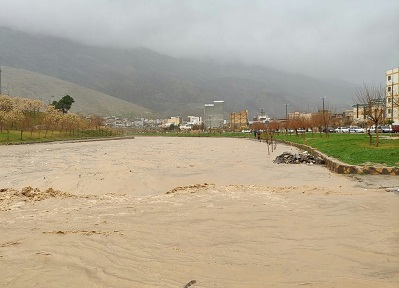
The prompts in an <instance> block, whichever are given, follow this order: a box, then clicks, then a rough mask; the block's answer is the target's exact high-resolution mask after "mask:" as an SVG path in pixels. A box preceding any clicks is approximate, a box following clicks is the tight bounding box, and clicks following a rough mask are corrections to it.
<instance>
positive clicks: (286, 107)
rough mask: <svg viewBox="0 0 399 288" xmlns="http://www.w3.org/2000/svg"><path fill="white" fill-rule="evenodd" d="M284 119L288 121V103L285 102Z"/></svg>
mask: <svg viewBox="0 0 399 288" xmlns="http://www.w3.org/2000/svg"><path fill="white" fill-rule="evenodd" d="M285 121H288V104H285Z"/></svg>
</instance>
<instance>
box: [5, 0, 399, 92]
mask: <svg viewBox="0 0 399 288" xmlns="http://www.w3.org/2000/svg"><path fill="white" fill-rule="evenodd" d="M398 11H399V1H396V0H384V1H380V0H362V1H351V0H334V1H319V0H305V1H296V0H287V1H275V0H245V1H244V0H216V1H203V0H184V1H181V0H135V1H130V0H115V1H110V0H84V1H81V0H68V1H54V0H35V1H31V0H2V1H1V4H0V26H4V27H9V28H14V29H17V30H20V31H25V32H28V33H34V34H40V35H44V36H55V37H61V38H65V39H70V40H73V41H75V42H78V43H82V44H85V45H90V46H96V47H114V48H122V49H132V48H137V47H146V48H148V49H151V50H153V51H156V52H157V53H160V54H164V55H169V56H172V57H174V58H178V59H181V58H190V59H197V60H212V61H216V62H221V61H223V62H224V63H231V62H233V63H240V64H245V65H258V66H264V67H271V68H273V69H276V70H280V71H285V72H288V73H294V74H303V75H309V76H312V77H317V78H324V79H329V78H335V79H344V80H348V81H351V82H355V83H357V84H360V85H361V84H362V83H363V82H366V83H371V84H375V83H380V82H382V81H383V80H384V75H383V74H384V72H385V71H386V70H388V69H391V68H393V67H396V66H398V62H397V61H398V60H397V59H398V58H399V52H398V49H394V47H399V37H398V33H397V27H399V17H398V15H397V14H398ZM2 41H6V39H2Z"/></svg>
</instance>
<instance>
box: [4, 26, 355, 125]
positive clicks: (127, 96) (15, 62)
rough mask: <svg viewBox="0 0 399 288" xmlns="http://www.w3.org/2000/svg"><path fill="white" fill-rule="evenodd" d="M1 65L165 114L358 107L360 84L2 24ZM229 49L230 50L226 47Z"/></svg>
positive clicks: (274, 113) (277, 113)
mask: <svg viewBox="0 0 399 288" xmlns="http://www.w3.org/2000/svg"><path fill="white" fill-rule="evenodd" d="M0 38H1V39H7V41H1V42H0V63H1V64H3V65H8V66H11V67H16V68H20V69H26V70H29V71H35V72H38V73H41V74H44V75H49V76H52V77H55V78H58V79H62V80H64V81H68V82H71V83H75V84H78V85H81V86H84V87H87V88H90V89H92V90H96V91H100V92H102V93H105V94H108V95H111V96H113V97H116V98H119V99H122V100H125V101H128V102H130V103H134V104H137V105H140V106H143V107H146V108H147V109H151V110H153V111H154V112H157V113H160V114H163V115H164V116H172V115H183V116H184V115H187V114H196V115H202V113H203V104H205V103H209V102H212V101H213V100H224V101H225V107H226V110H227V111H234V110H239V109H247V110H249V111H250V114H252V115H253V114H256V113H257V112H258V111H259V109H260V108H264V109H265V111H266V112H267V113H268V114H269V115H271V116H274V117H279V116H280V117H281V116H283V115H285V104H288V105H289V110H315V109H318V108H321V100H320V97H326V105H327V106H328V107H329V108H330V109H335V110H342V109H344V108H346V107H348V106H350V105H351V104H352V97H353V95H354V91H355V88H356V87H355V85H353V84H351V83H348V82H345V81H341V80H331V79H317V78H312V77H307V76H305V75H297V74H290V73H285V72H281V71H277V70H273V69H268V68H266V67H259V66H245V65H241V64H221V63H217V62H211V61H196V60H192V59H176V58H173V57H169V56H166V55H162V54H159V53H156V52H154V51H151V50H148V49H145V48H137V49H132V50H122V49H111V48H98V47H90V46H85V45H80V44H77V43H74V42H71V41H68V40H64V39H61V38H52V37H42V36H38V35H29V34H25V33H22V32H18V31H14V30H11V29H8V28H1V27H0ZM226 53H228V51H226Z"/></svg>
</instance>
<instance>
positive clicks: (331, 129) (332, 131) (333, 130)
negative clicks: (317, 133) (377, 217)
mask: <svg viewBox="0 0 399 288" xmlns="http://www.w3.org/2000/svg"><path fill="white" fill-rule="evenodd" d="M327 131H328V133H334V132H335V129H334V128H333V127H328V128H327ZM321 132H323V133H325V132H326V128H324V127H323V128H321Z"/></svg>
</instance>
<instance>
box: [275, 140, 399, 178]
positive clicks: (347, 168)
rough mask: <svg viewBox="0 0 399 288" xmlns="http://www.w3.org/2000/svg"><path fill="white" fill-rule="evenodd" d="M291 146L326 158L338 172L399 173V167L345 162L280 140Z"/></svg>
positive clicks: (331, 167) (329, 164)
mask: <svg viewBox="0 0 399 288" xmlns="http://www.w3.org/2000/svg"><path fill="white" fill-rule="evenodd" d="M279 142H281V143H285V144H288V145H291V146H295V147H297V148H299V149H301V150H304V151H307V152H308V153H310V154H311V155H313V156H314V157H317V158H321V159H323V160H324V162H325V165H326V167H327V168H328V169H329V170H330V171H332V172H335V173H338V174H371V175H399V167H380V166H367V165H364V166H359V165H350V164H346V163H343V162H341V161H339V160H337V159H335V158H333V157H329V156H327V155H325V154H323V153H321V152H319V151H317V150H316V149H314V148H312V147H310V146H307V145H304V144H298V143H293V142H286V141H279Z"/></svg>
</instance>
